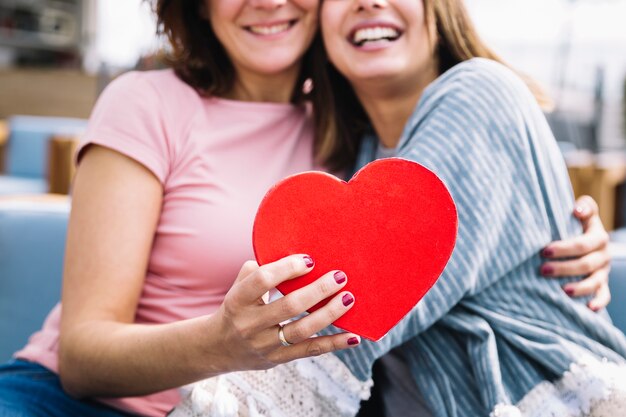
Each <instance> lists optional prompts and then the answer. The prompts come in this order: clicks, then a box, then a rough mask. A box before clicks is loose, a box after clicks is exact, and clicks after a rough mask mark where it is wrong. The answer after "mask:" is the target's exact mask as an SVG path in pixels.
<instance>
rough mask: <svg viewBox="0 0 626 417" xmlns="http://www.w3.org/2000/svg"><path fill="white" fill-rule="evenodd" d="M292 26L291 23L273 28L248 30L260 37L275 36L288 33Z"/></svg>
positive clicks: (258, 27)
mask: <svg viewBox="0 0 626 417" xmlns="http://www.w3.org/2000/svg"><path fill="white" fill-rule="evenodd" d="M290 26H291V24H289V23H281V24H280V25H273V26H248V28H249V29H250V31H251V32H253V33H257V34H259V35H274V34H276V33H280V32H284V31H286V30H287V29H289V27H290Z"/></svg>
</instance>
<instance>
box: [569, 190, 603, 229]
mask: <svg viewBox="0 0 626 417" xmlns="http://www.w3.org/2000/svg"><path fill="white" fill-rule="evenodd" d="M599 212H600V210H599V209H598V204H597V203H596V201H595V200H594V199H593V198H591V197H589V196H588V195H583V196H580V197H579V198H578V199H577V200H576V203H575V204H574V216H576V218H578V219H579V220H581V221H582V222H583V223H584V222H585V221H586V220H589V219H590V218H592V217H593V216H597V215H598V214H599Z"/></svg>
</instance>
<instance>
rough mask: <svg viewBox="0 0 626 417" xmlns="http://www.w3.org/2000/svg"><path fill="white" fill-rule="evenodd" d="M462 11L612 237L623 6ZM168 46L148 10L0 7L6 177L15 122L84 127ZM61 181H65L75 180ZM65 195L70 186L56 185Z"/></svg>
mask: <svg viewBox="0 0 626 417" xmlns="http://www.w3.org/2000/svg"><path fill="white" fill-rule="evenodd" d="M466 4H467V7H468V9H469V11H470V13H471V15H472V16H473V18H474V21H475V22H476V25H477V27H478V30H479V32H480V33H481V34H482V35H483V37H484V38H485V39H486V40H487V41H488V42H489V43H490V44H491V45H492V46H493V47H494V48H495V50H496V51H497V52H498V53H499V54H500V55H501V56H502V57H503V58H504V59H505V60H506V61H507V62H509V63H510V64H511V65H512V66H513V67H515V68H516V69H518V70H519V71H520V72H523V73H525V74H526V75H528V76H530V77H532V78H534V79H535V80H537V81H539V82H540V83H541V84H542V85H543V86H544V88H545V89H546V91H547V92H548V93H549V95H550V96H551V97H552V99H553V100H554V109H553V110H552V111H550V112H548V113H547V117H548V120H549V122H550V124H551V126H552V128H553V131H554V133H555V136H556V138H557V140H558V141H559V143H560V145H561V149H562V150H563V153H564V156H565V157H566V160H567V162H568V165H569V167H570V174H571V176H572V182H573V185H574V189H575V192H576V193H577V194H581V193H589V194H592V195H593V196H594V197H596V198H597V199H599V202H600V203H601V206H602V210H603V219H604V220H605V222H607V227H609V228H617V227H618V226H620V225H623V224H624V223H626V222H625V219H624V217H626V216H623V215H621V213H622V212H626V207H625V208H624V209H623V210H622V203H621V201H622V200H623V198H622V194H623V193H622V192H621V184H622V183H623V181H624V178H622V177H624V176H626V172H621V171H620V170H622V171H626V170H624V169H623V161H622V158H623V151H624V149H625V148H626V106H625V105H624V102H625V100H626V99H625V98H624V97H625V95H626V94H625V93H626V23H625V21H626V0H524V1H522V0H466ZM161 46H162V42H161V41H160V40H159V39H157V37H156V36H155V22H154V19H153V16H152V13H151V10H150V5H149V3H148V2H145V1H141V0H0V119H1V120H4V121H5V122H3V125H4V126H5V127H4V128H0V132H1V131H4V132H5V136H6V138H5V139H4V146H3V145H0V146H3V147H4V151H3V152H2V154H0V161H1V162H0V168H2V169H3V170H4V172H5V174H6V173H7V169H8V170H9V173H11V172H15V170H16V169H17V168H16V166H15V165H16V164H17V162H16V161H14V160H12V159H14V158H18V160H19V158H25V159H28V158H26V157H25V156H23V155H22V156H20V155H18V156H12V155H13V153H14V152H11V154H10V152H9V151H10V150H11V151H12V149H11V148H10V147H11V144H10V143H8V142H9V140H8V137H9V136H11V135H10V134H9V133H10V132H9V130H11V131H15V130H16V128H19V127H20V126H21V125H28V124H29V123H31V124H32V122H34V121H33V120H30V119H23V118H22V119H20V118H17V120H16V119H15V116H19V115H26V116H53V117H64V118H68V117H69V118H77V119H85V118H87V117H88V116H89V114H90V111H91V107H92V106H93V104H94V102H95V100H96V98H97V96H98V94H99V93H100V91H102V89H103V88H104V87H105V86H106V84H107V83H108V82H110V80H111V79H112V78H114V77H115V76H116V75H118V74H120V73H121V72H123V71H127V70H130V69H133V68H150V67H154V66H158V65H159V62H158V61H156V60H155V55H157V54H158V51H159V49H160V48H161ZM11 121H14V123H11ZM35 121H38V122H42V123H43V122H45V120H35ZM53 122H54V121H53ZM56 122H59V121H58V120H57V121H56ZM61 122H63V120H61ZM44 124H45V123H44ZM62 124H63V123H62ZM52 125H54V123H52ZM69 125H71V126H65V127H58V126H56V125H55V127H52V128H46V127H44V126H43V125H42V127H41V129H42V130H46V129H48V131H49V132H51V133H54V134H56V135H57V136H65V137H68V136H71V135H74V134H75V133H76V131H79V130H80V127H81V123H80V122H76V121H72V123H69ZM50 129H51V130H50ZM0 136H2V133H0ZM13 136H15V135H13ZM0 141H2V139H0ZM46 143H47V142H46ZM33 146H34V145H33ZM46 146H48V145H46ZM68 146H69V145H67V144H66V148H67V147H68ZM13 150H14V149H13ZM42 152H43V154H45V155H43V156H42ZM42 152H39V153H37V152H35V154H36V155H38V156H37V157H38V158H39V159H41V158H42V157H43V158H44V160H45V161H44V162H45V163H46V164H47V165H46V167H45V169H44V171H42V170H34V171H33V172H30V171H28V169H26V170H25V171H24V173H26V174H28V175H30V174H32V173H36V174H37V175H43V176H46V177H48V176H50V175H52V176H53V177H54V175H55V173H54V172H50V166H49V165H50V163H51V162H50V153H51V152H52V151H50V150H49V149H46V150H44V151H42ZM59 153H60V152H57V154H59ZM56 158H59V156H56ZM25 162H27V161H25ZM20 163H21V162H20ZM38 163H42V162H41V161H39V162H38ZM53 165H54V164H53ZM599 168H600V169H604V170H609V168H610V172H608V171H607V172H605V171H602V172H600V171H597V169H599ZM29 169H30V168H29ZM17 172H18V173H19V172H21V171H20V170H19V169H18V170H17ZM28 175H26V176H28ZM69 175H71V173H70V174H69ZM61 177H62V178H61V181H62V182H64V181H66V179H67V178H66V177H67V174H63V175H61ZM600 177H602V178H600ZM46 180H47V181H48V182H49V178H46ZM53 180H55V179H54V178H53ZM40 186H42V187H43V185H41V184H40ZM48 186H49V184H48ZM16 190H17V191H19V188H18V189H16ZM58 190H60V191H66V190H67V187H66V186H63V187H60V188H54V187H53V191H58ZM8 191H11V192H13V191H14V190H13V189H10V190H9V188H7V187H5V191H4V192H3V191H2V185H0V194H7V192H8ZM600 200H601V201H600Z"/></svg>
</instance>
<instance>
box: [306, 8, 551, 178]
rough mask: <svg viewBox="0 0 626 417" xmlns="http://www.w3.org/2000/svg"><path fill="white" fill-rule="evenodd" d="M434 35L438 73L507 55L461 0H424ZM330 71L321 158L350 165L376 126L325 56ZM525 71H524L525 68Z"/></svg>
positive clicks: (545, 101)
mask: <svg viewBox="0 0 626 417" xmlns="http://www.w3.org/2000/svg"><path fill="white" fill-rule="evenodd" d="M423 2H424V11H425V19H426V25H427V26H428V32H429V38H430V40H431V42H434V44H435V48H434V51H435V59H437V62H438V65H439V74H443V73H444V72H446V71H447V70H448V69H450V68H452V67H453V66H455V65H457V64H459V63H461V62H463V61H466V60H469V59H471V58H477V57H481V58H487V59H491V60H494V61H497V62H500V63H502V64H504V65H506V63H504V62H503V61H502V59H500V57H499V56H498V55H497V54H496V53H495V52H493V51H492V50H491V49H490V48H489V47H488V46H487V45H486V44H485V43H484V42H483V41H482V40H481V39H480V36H478V32H477V31H476V29H475V27H474V24H473V23H472V21H471V19H470V17H469V14H468V13H467V10H466V9H465V6H464V4H463V1H462V0H423ZM325 64H326V65H325V66H326V74H325V76H324V77H320V80H319V82H318V84H316V88H317V89H325V90H328V91H329V93H328V95H330V96H331V100H330V101H329V102H328V103H327V104H326V105H325V106H324V107H322V108H318V109H317V110H318V111H319V112H324V113H327V114H326V116H324V117H322V118H320V120H321V122H322V123H321V124H318V125H316V129H317V132H318V137H319V139H318V143H319V147H318V158H320V159H321V160H322V161H323V162H325V164H326V165H327V166H329V167H332V168H342V167H344V168H345V167H351V166H352V164H353V163H354V160H355V158H356V152H357V148H358V144H359V142H360V139H361V137H362V136H363V135H364V134H365V133H366V132H367V131H368V130H369V129H371V127H370V126H371V123H370V120H369V118H368V116H367V114H366V113H365V110H364V109H363V106H362V105H361V103H360V102H359V100H358V99H357V97H356V95H355V93H354V90H353V89H352V86H351V85H350V83H349V82H348V80H347V79H346V78H345V77H344V76H343V75H341V74H340V73H339V71H337V69H335V67H334V66H333V65H332V64H330V63H329V62H328V60H326V62H325ZM520 75H521V74H520ZM521 76H522V78H523V79H524V81H525V82H526V84H527V85H528V86H529V88H530V89H531V91H532V92H533V94H534V95H535V97H536V98H537V101H538V102H539V104H540V105H541V106H542V107H543V108H544V109H549V108H551V101H550V99H549V98H548V97H547V96H546V95H545V94H544V92H543V90H542V89H541V88H540V87H539V86H538V84H536V83H535V82H534V81H532V80H531V79H530V78H528V77H525V76H523V75H521Z"/></svg>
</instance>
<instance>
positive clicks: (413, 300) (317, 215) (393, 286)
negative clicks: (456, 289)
mask: <svg viewBox="0 0 626 417" xmlns="http://www.w3.org/2000/svg"><path fill="white" fill-rule="evenodd" d="M456 234H457V212H456V207H455V205H454V202H453V200H452V197H451V196H450V193H449V192H448V190H447V189H446V187H445V185H444V184H443V182H442V181H441V180H440V179H439V178H438V177H437V176H436V175H435V174H434V173H433V172H432V171H430V170H428V169H426V168H424V167H423V166H421V165H419V164H417V163H415V162H411V161H408V160H404V159H400V158H388V159H380V160H377V161H374V162H372V163H370V164H368V165H366V166H365V167H363V168H362V169H361V170H360V171H359V172H357V173H356V174H355V175H354V177H353V178H352V179H351V180H350V181H349V182H347V183H346V182H345V181H341V180H339V179H338V178H336V177H334V176H332V175H329V174H325V173H323V172H306V173H303V174H297V175H293V176H291V177H288V178H286V179H284V180H282V181H280V182H279V183H278V184H276V185H275V186H274V187H273V188H272V189H270V191H269V192H268V193H267V194H266V196H265V198H264V199H263V201H262V202H261V205H260V206H259V210H258V212H257V215H256V219H255V222H254V230H253V245H254V252H255V255H256V258H257V262H258V263H259V264H260V265H264V264H266V263H269V262H273V261H276V260H278V259H280V258H283V257H285V256H287V255H291V254H295V253H303V254H308V255H310V256H311V257H312V258H313V259H314V260H315V267H314V268H313V270H312V271H311V272H310V273H308V274H307V275H304V276H302V277H299V278H296V279H293V280H289V281H285V282H283V283H281V284H280V285H279V286H278V289H279V290H280V291H281V292H282V293H283V294H289V293H290V292H292V291H294V290H297V289H299V288H301V287H303V286H306V285H308V284H310V283H311V282H313V281H315V280H316V279H317V278H319V277H320V276H321V275H323V274H325V273H326V272H329V271H331V270H342V271H344V272H345V273H346V275H347V276H348V283H347V285H346V286H345V288H344V290H347V291H350V292H352V294H354V298H355V303H354V306H353V307H352V308H351V309H350V310H349V311H348V312H347V313H346V314H345V315H343V316H342V317H340V318H339V319H337V320H336V321H335V322H334V324H335V325H336V326H337V327H340V328H342V329H344V330H347V331H350V332H353V333H356V334H358V335H361V336H363V337H366V338H368V339H370V340H379V339H380V338H382V337H383V336H384V335H385V334H387V332H388V331H389V330H390V329H391V328H392V327H393V326H394V325H396V324H397V323H398V322H399V321H400V320H401V319H402V317H404V316H405V315H406V314H407V313H408V312H409V311H410V310H411V309H412V308H413V307H414V306H415V305H416V304H417V302H418V301H419V300H420V299H421V298H422V297H423V296H424V295H425V294H426V292H427V291H428V290H429V289H430V288H431V287H432V286H433V284H434V283H435V282H436V281H437V279H438V278H439V275H440V274H441V272H442V271H443V269H444V267H445V266H446V263H447V262H448V259H449V258H450V255H451V254H452V250H453V249H454V243H455V240H456ZM325 302H326V301H324V302H322V303H320V304H318V305H316V306H314V307H313V308H311V309H310V310H309V311H314V310H316V309H317V308H319V307H321V306H322V305H323V304H324V303H325Z"/></svg>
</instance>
